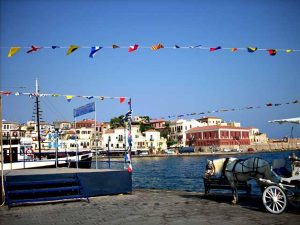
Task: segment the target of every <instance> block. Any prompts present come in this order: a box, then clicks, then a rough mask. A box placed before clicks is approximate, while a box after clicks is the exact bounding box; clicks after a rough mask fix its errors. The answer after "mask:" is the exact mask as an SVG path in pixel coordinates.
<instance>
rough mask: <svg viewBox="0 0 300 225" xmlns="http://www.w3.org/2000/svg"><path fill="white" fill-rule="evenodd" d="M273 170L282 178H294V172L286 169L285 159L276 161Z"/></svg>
mask: <svg viewBox="0 0 300 225" xmlns="http://www.w3.org/2000/svg"><path fill="white" fill-rule="evenodd" d="M272 170H273V171H274V172H275V173H276V174H277V175H278V176H280V177H284V178H287V177H291V176H292V172H291V171H290V170H288V169H287V168H286V161H285V159H274V160H273V162H272Z"/></svg>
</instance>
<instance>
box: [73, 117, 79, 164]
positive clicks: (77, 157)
mask: <svg viewBox="0 0 300 225" xmlns="http://www.w3.org/2000/svg"><path fill="white" fill-rule="evenodd" d="M74 120H75V135H76V168H77V169H78V161H79V156H78V150H79V146H78V136H77V131H76V117H74Z"/></svg>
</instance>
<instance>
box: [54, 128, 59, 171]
mask: <svg viewBox="0 0 300 225" xmlns="http://www.w3.org/2000/svg"><path fill="white" fill-rule="evenodd" d="M55 133H56V150H55V167H56V168H57V166H58V129H57V128H56V129H55Z"/></svg>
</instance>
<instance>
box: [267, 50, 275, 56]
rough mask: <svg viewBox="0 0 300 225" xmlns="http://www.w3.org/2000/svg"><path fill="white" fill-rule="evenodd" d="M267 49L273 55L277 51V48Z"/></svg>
mask: <svg viewBox="0 0 300 225" xmlns="http://www.w3.org/2000/svg"><path fill="white" fill-rule="evenodd" d="M267 51H268V52H269V55H271V56H274V55H276V53H277V50H276V49H268V50H267Z"/></svg>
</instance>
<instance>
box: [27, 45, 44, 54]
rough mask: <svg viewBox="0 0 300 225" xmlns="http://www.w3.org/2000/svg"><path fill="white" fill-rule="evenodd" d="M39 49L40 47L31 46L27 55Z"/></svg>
mask: <svg viewBox="0 0 300 225" xmlns="http://www.w3.org/2000/svg"><path fill="white" fill-rule="evenodd" d="M39 49H41V47H37V46H34V45H32V46H31V49H30V50H28V51H27V53H31V52H36V51H37V50H39Z"/></svg>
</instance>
